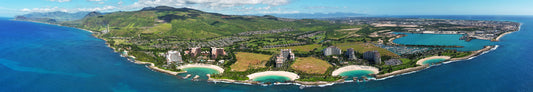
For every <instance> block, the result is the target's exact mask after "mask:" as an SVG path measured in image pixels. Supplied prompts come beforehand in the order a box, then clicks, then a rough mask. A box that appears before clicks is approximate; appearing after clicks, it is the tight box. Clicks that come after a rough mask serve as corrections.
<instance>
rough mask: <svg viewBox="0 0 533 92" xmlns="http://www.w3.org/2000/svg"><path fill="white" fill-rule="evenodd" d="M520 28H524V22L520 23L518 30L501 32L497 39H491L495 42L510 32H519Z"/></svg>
mask: <svg viewBox="0 0 533 92" xmlns="http://www.w3.org/2000/svg"><path fill="white" fill-rule="evenodd" d="M520 29H522V23H520V25H519V26H518V30H516V31H510V32H505V33H503V34H500V35H499V36H498V37H496V38H495V39H492V40H491V41H494V42H497V41H500V38H502V37H503V36H505V35H507V34H510V33H513V32H518V31H520Z"/></svg>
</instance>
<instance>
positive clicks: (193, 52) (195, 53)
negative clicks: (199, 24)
mask: <svg viewBox="0 0 533 92" xmlns="http://www.w3.org/2000/svg"><path fill="white" fill-rule="evenodd" d="M190 49H191V52H189V54H191V56H193V57H195V56H198V54H201V53H202V48H201V47H193V48H190Z"/></svg>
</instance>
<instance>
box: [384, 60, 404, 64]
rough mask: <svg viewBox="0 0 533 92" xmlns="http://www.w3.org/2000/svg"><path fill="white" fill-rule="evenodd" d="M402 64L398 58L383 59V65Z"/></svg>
mask: <svg viewBox="0 0 533 92" xmlns="http://www.w3.org/2000/svg"><path fill="white" fill-rule="evenodd" d="M400 64H402V61H401V60H399V59H389V60H387V61H385V65H400Z"/></svg>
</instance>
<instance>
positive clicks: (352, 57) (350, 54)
mask: <svg viewBox="0 0 533 92" xmlns="http://www.w3.org/2000/svg"><path fill="white" fill-rule="evenodd" d="M345 55H346V57H347V58H348V60H356V59H357V57H355V50H354V49H353V48H349V49H347V50H346V54H345Z"/></svg>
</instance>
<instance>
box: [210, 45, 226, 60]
mask: <svg viewBox="0 0 533 92" xmlns="http://www.w3.org/2000/svg"><path fill="white" fill-rule="evenodd" d="M219 55H226V52H225V51H224V48H216V47H211V58H213V59H216V58H217V57H218V56H219Z"/></svg>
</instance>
